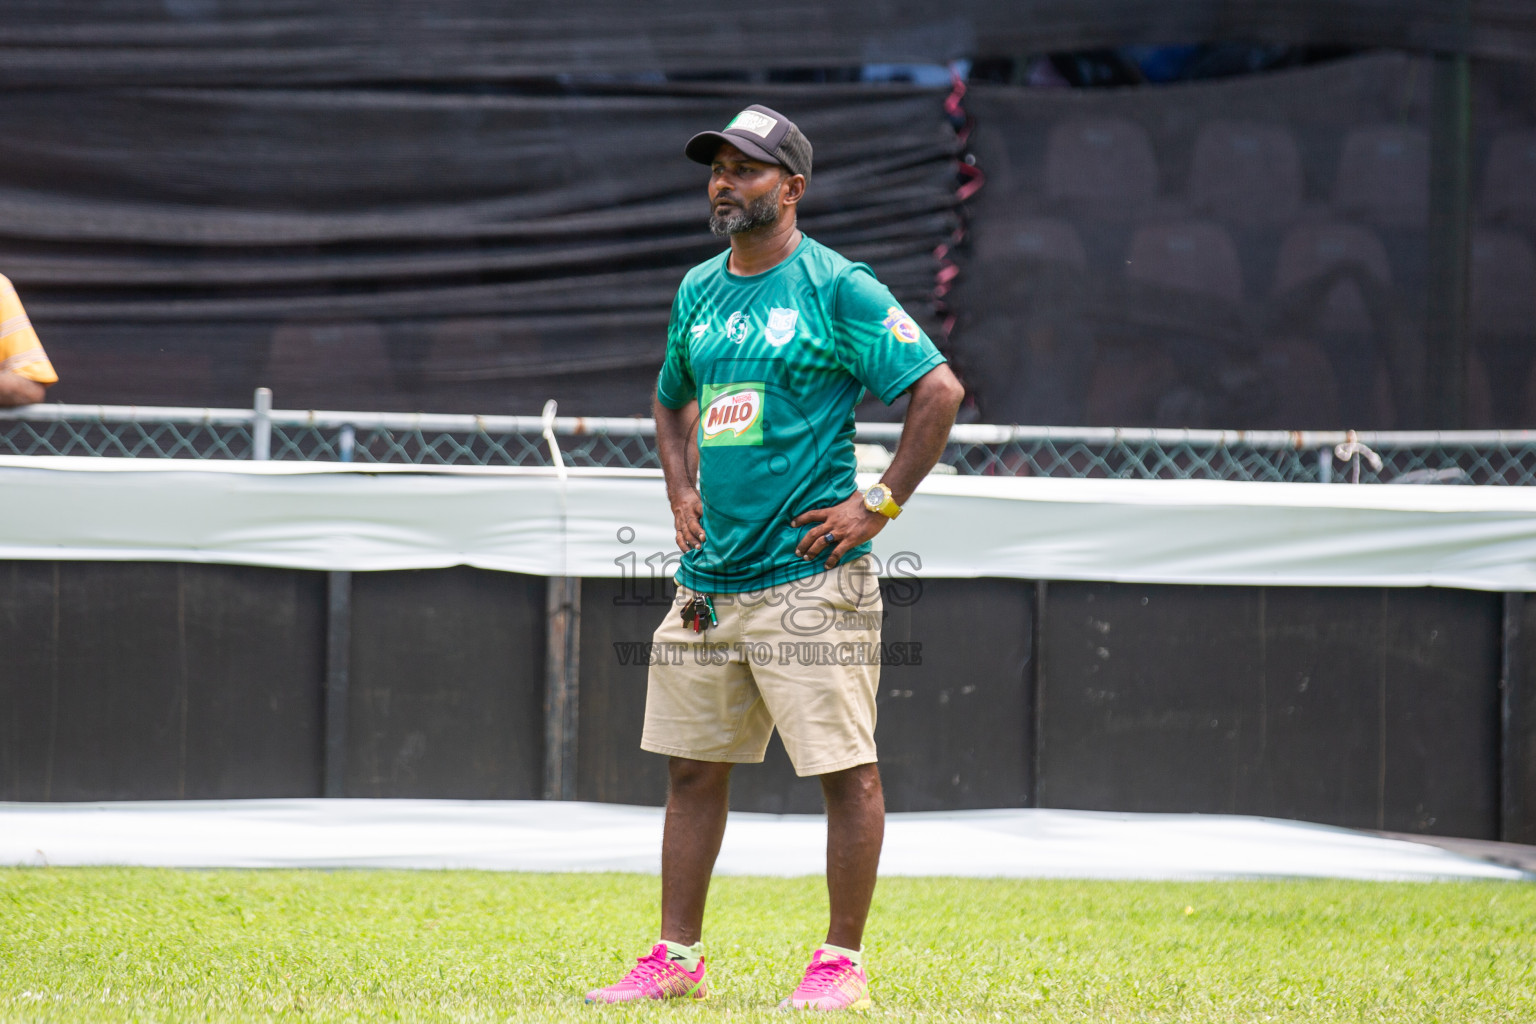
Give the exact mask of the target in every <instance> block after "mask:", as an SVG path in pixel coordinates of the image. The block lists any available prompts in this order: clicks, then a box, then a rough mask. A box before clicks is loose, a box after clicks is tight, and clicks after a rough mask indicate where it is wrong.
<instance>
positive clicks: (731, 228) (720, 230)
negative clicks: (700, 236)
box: [709, 182, 784, 238]
mask: <svg viewBox="0 0 1536 1024" xmlns="http://www.w3.org/2000/svg"><path fill="white" fill-rule="evenodd" d="M783 191H784V183H783V182H780V183H779V184H778V185H777V186H776V187H775V188H774V190H773V191H772V192H769V193H768V194H767V195H764V196H758V197H757V198H756V199H754V200H752V201H751V202H749V203H748V204H747V205H746V206H738V207H736V208H735V209H733V210H727V211H726V212H725V213H715V212H714V211H713V210H711V212H710V214H709V230H711V231H713V232H714V233H715V234H717V235H719V236H720V237H721V238H724V237H726V236H727V235H739V234H741V233H742V232H744V231H752V230H754V229H756V228H764V227H767V226H768V225H770V224H772V223H774V222H775V221H777V220H778V219H779V193H780V192H783Z"/></svg>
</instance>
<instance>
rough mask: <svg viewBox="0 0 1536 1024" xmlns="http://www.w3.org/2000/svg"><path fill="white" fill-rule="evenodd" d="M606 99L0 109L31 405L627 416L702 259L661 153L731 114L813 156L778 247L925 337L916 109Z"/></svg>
mask: <svg viewBox="0 0 1536 1024" xmlns="http://www.w3.org/2000/svg"><path fill="white" fill-rule="evenodd" d="M626 89H627V94H626V95H620V96H612V97H592V96H555V97H527V96H516V95H484V94H477V93H474V92H452V91H424V90H418V89H393V90H385V89H354V88H334V89H325V90H301V89H281V88H276V89H274V88H268V89H239V88H217V89H186V88H160V89H116V88H102V89H89V90H72V89H25V90H13V91H11V92H9V93H8V94H7V95H6V97H5V102H4V103H3V105H0V268H3V270H4V272H5V273H7V274H8V275H9V276H10V277H11V278H12V279H13V280H14V281H15V283H16V285H17V287H18V288H19V289H20V290H21V293H22V296H23V299H24V301H25V302H26V304H27V308H28V310H29V312H30V313H31V315H32V318H33V320H34V322H35V323H36V324H37V326H38V329H39V332H40V334H41V335H42V338H43V343H44V345H45V347H46V348H47V349H48V351H49V353H50V355H51V356H52V357H53V359H54V362H55V364H56V366H57V368H58V370H59V373H60V376H61V378H62V382H61V383H60V384H59V385H58V386H57V387H55V388H54V389H53V390H52V391H51V393H50V398H52V399H56V400H60V401H73V402H92V403H95V402H103V403H124V402H131V403H138V404H156V403H167V404H194V405H204V404H246V403H248V402H249V401H250V392H251V389H252V388H253V387H254V386H256V385H258V384H263V385H267V386H270V387H272V388H273V389H274V391H275V392H276V398H275V401H276V403H277V405H278V406H279V407H284V408H286V407H301V408H304V407H309V408H314V407H324V408H376V409H385V410H399V409H404V410H416V409H429V410H436V411H445V412H454V411H458V412H485V413H498V412H514V413H528V412H537V411H538V409H539V408H540V407H541V406H542V404H543V402H544V400H545V399H547V398H556V399H558V400H559V401H560V403H561V405H562V407H563V408H564V409H566V410H567V411H569V412H572V413H585V414H589V415H590V414H610V415H623V414H630V413H643V412H646V411H647V410H648V408H649V394H650V388H651V386H652V384H653V382H654V376H655V371H656V367H657V366H659V365H660V361H661V353H662V349H663V346H664V344H665V325H666V320H667V315H668V310H669V308H670V304H671V299H672V294H673V292H674V291H675V288H676V285H677V282H678V281H679V280H680V278H681V276H682V274H683V272H684V270H685V269H686V268H687V267H689V266H691V265H692V264H694V263H696V262H698V261H699V260H702V259H704V258H706V257H707V256H709V255H710V254H712V253H715V252H718V251H720V248H721V246H722V243H721V242H720V241H719V240H718V239H715V238H714V237H713V236H711V235H710V234H709V232H708V230H707V229H706V227H705V220H706V218H707V213H708V210H707V207H706V204H705V201H704V185H705V180H706V178H707V171H706V170H705V169H704V168H702V167H700V166H698V165H697V164H693V163H690V162H689V161H687V160H686V159H685V158H684V157H683V156H682V145H683V143H684V141H686V140H687V138H688V137H689V136H690V135H691V134H692V133H693V132H695V131H697V130H700V129H702V128H709V127H718V126H721V125H723V124H724V123H725V122H726V121H727V120H728V119H729V117H730V116H731V115H732V114H733V113H734V112H735V111H737V110H738V109H740V108H741V107H742V106H743V105H745V103H747V102H749V101H752V100H756V101H759V102H765V103H768V104H770V105H773V106H775V107H776V108H777V109H781V110H783V111H784V112H785V113H787V114H789V115H790V116H792V117H794V118H795V119H796V120H797V121H798V123H800V124H801V126H802V127H803V128H804V129H805V131H806V132H807V134H808V135H809V137H810V138H811V139H812V141H813V143H814V144H815V147H816V163H815V173H814V174H813V177H812V182H811V188H810V191H809V194H808V197H807V199H806V201H805V204H804V206H803V211H804V213H803V224H804V226H805V228H806V230H807V231H808V232H809V233H810V234H812V235H813V236H814V237H816V238H818V239H819V240H821V241H823V242H825V243H827V244H829V245H832V246H834V247H835V248H837V249H838V250H840V251H842V252H844V253H845V254H846V255H848V256H850V257H851V258H854V259H861V260H867V261H869V262H870V263H872V264H873V265H874V266H875V268H876V270H877V272H878V273H879V274H880V276H881V277H882V279H883V280H885V281H886V283H887V284H888V285H890V286H891V288H892V290H893V291H894V292H895V293H896V294H897V295H898V297H900V298H901V299H902V300H903V301H904V302H909V303H911V304H912V306H913V312H914V313H916V314H918V315H919V316H920V317H923V316H926V313H927V309H928V304H927V299H928V296H929V294H930V293H931V291H932V289H933V286H934V274H935V271H936V269H937V262H936V261H935V259H934V257H933V255H932V251H933V249H934V248H935V246H936V245H938V244H939V243H940V242H942V241H944V240H945V239H947V238H948V237H949V236H950V234H951V233H952V232H953V230H954V228H955V226H956V224H957V217H958V214H957V212H956V209H955V208H956V206H957V200H956V198H955V194H954V189H955V172H954V160H955V156H956V153H957V142H956V136H955V132H954V129H953V128H952V127H951V125H950V123H949V121H948V120H947V119H946V118H945V116H944V111H943V108H942V104H943V99H944V96H945V95H946V94H945V93H944V92H943V91H939V92H934V91H931V90H928V91H924V90H917V89H912V88H909V87H902V86H896V87H892V86H857V85H850V86H836V87H827V86H815V87H801V86H774V87H752V88H750V90H747V89H746V88H745V87H734V86H722V87H715V86H709V87H703V86H701V87H696V88H692V89H690V88H689V87H685V86H684V87H675V88H662V89H655V90H649V89H646V88H645V87H641V86H629V87H626ZM928 326H929V327H930V328H932V327H933V323H932V321H931V319H930V320H929V321H928Z"/></svg>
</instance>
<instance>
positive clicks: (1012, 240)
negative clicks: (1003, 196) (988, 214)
mask: <svg viewBox="0 0 1536 1024" xmlns="http://www.w3.org/2000/svg"><path fill="white" fill-rule="evenodd" d="M991 233H992V234H993V235H1001V236H1002V240H1003V242H1004V245H1005V246H1006V248H1007V250H1008V251H1007V252H1006V254H1004V253H999V255H1000V256H1003V257H1004V258H1006V257H1008V256H1011V257H1012V258H1014V259H1019V258H1023V259H1026V260H1031V261H1037V262H1043V263H1059V264H1063V265H1065V266H1069V267H1073V268H1076V269H1078V270H1082V269H1084V268H1085V267H1086V266H1087V264H1088V257H1087V256H1086V254H1085V253H1084V250H1083V240H1082V237H1081V236H1080V235H1078V233H1077V228H1075V227H1073V226H1072V225H1071V224H1070V223H1069V222H1067V221H1064V220H1059V219H1057V218H1054V217H1033V218H1030V219H1028V220H1023V221H1019V222H1017V223H1015V224H1011V225H993V227H992V232H991ZM993 244H994V245H995V244H996V243H995V242H994V243H993Z"/></svg>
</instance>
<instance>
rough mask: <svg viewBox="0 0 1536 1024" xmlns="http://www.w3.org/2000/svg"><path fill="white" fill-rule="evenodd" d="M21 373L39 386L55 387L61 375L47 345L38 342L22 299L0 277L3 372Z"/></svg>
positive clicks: (1, 364) (13, 287) (1, 276)
mask: <svg viewBox="0 0 1536 1024" xmlns="http://www.w3.org/2000/svg"><path fill="white" fill-rule="evenodd" d="M7 371H8V372H10V373H16V374H20V375H21V376H23V377H25V378H27V379H28V380H35V381H37V383H39V384H55V383H57V382H58V379H59V375H58V374H57V373H54V372H53V364H52V363H50V362H48V353H46V352H44V351H43V343H42V342H40V341H38V340H37V332H36V331H34V330H33V329H32V320H31V319H30V318H29V317H28V316H27V311H26V310H25V309H22V308H21V296H19V295H17V294H16V288H15V286H14V285H12V284H11V282H10V281H9V280H8V279H7V278H6V277H5V276H4V275H0V373H3V372H7Z"/></svg>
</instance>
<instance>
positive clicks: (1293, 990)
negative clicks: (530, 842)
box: [0, 868, 1536, 1022]
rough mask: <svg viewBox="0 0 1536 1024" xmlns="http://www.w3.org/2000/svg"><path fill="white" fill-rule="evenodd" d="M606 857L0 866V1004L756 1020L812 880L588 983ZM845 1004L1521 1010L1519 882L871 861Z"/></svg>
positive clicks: (1195, 1016)
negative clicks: (569, 867) (862, 983)
mask: <svg viewBox="0 0 1536 1024" xmlns="http://www.w3.org/2000/svg"><path fill="white" fill-rule="evenodd" d="M657 895H658V882H657V880H656V879H655V878H654V877H649V876H631V875H527V874H499V873H498V874H492V873H481V872H441V873H438V872H424V871H423V872H393V871H377V872H374V871H337V872H315V871H210V872H202V871H162V870H145V869H81V868H73V869H70V868H39V869H27V868H20V869H0V1020H4V1021H56V1020H57V1021H66V1020H67V1021H91V1022H98V1021H103V1022H104V1021H129V1020H132V1021H170V1020H270V1019H281V1020H289V1021H309V1020H314V1021H322V1020H408V1021H438V1020H443V1021H447V1020H454V1021H491V1020H498V1021H500V1020H511V1021H525V1020H526V1021H604V1022H608V1021H629V1020H645V1021H651V1020H665V1021H688V1022H706V1021H717V1020H730V1021H736V1020H775V1019H779V1020H781V1019H782V1017H781V1016H780V1015H778V1014H775V1013H773V1012H772V1010H771V1007H772V1006H773V1005H774V1004H775V1003H776V1002H777V1000H778V999H779V998H780V997H782V996H783V995H784V994H785V993H786V992H787V991H788V989H789V988H790V987H792V985H793V983H794V981H795V980H796V979H797V977H798V974H799V971H800V969H801V967H802V966H803V964H804V961H805V959H806V957H807V956H808V955H809V953H810V950H811V948H812V947H813V946H814V944H815V942H816V940H818V939H819V938H820V937H821V936H820V931H819V930H820V928H822V927H823V921H824V915H825V912H826V911H825V896H824V893H823V890H822V883H821V881H820V880H819V879H814V878H807V879H788V880H785V879H747V878H723V879H719V880H717V881H716V882H715V885H714V889H713V890H712V892H711V896H710V913H709V922H708V928H707V929H706V936H705V937H706V940H707V942H708V944H709V951H710V956H711V967H710V979H711V982H712V984H713V986H714V990H715V996H714V997H713V998H712V999H711V1000H710V1001H709V1002H708V1003H706V1004H704V1005H699V1006H679V1005H664V1006H645V1007H641V1008H629V1007H607V1008H592V1007H587V1006H584V1005H583V1004H582V1002H581V993H582V992H583V991H585V990H586V989H587V988H588V987H590V986H592V985H593V984H595V983H599V982H607V981H610V980H613V979H614V978H615V977H617V976H618V975H619V974H620V973H621V972H622V971H623V970H625V969H626V966H627V964H628V963H629V962H630V961H631V959H632V958H633V957H634V956H635V955H637V954H638V953H639V952H641V951H642V950H643V947H645V946H646V945H647V944H648V943H649V941H650V940H651V939H652V938H653V937H654V935H655V928H656V925H655V918H656V912H655V904H656V900H657ZM868 955H869V961H870V967H871V979H872V984H873V991H874V998H875V1008H874V1010H872V1011H871V1012H870V1013H869V1014H868V1015H866V1019H871V1020H899V1021H908V1020H928V1021H968V1020H1003V1021H1014V1020H1025V1021H1082V1020H1128V1021H1263V1020H1276V1021H1392V1022H1401V1021H1463V1020H1465V1021H1484V1022H1493V1021H1519V1022H1531V1021H1536V885H1525V884H1511V883H1442V884H1401V885H1396V884H1372V883H1349V882H1309V881H1296V882H1246V883H1192V884H1182V883H1181V884H1173V883H1109V882H1077V881H971V880H953V879H886V880H884V881H882V882H881V883H880V890H879V892H878V893H877V895H876V899H875V911H874V915H873V918H872V920H871V924H870V934H869V939H868Z"/></svg>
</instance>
